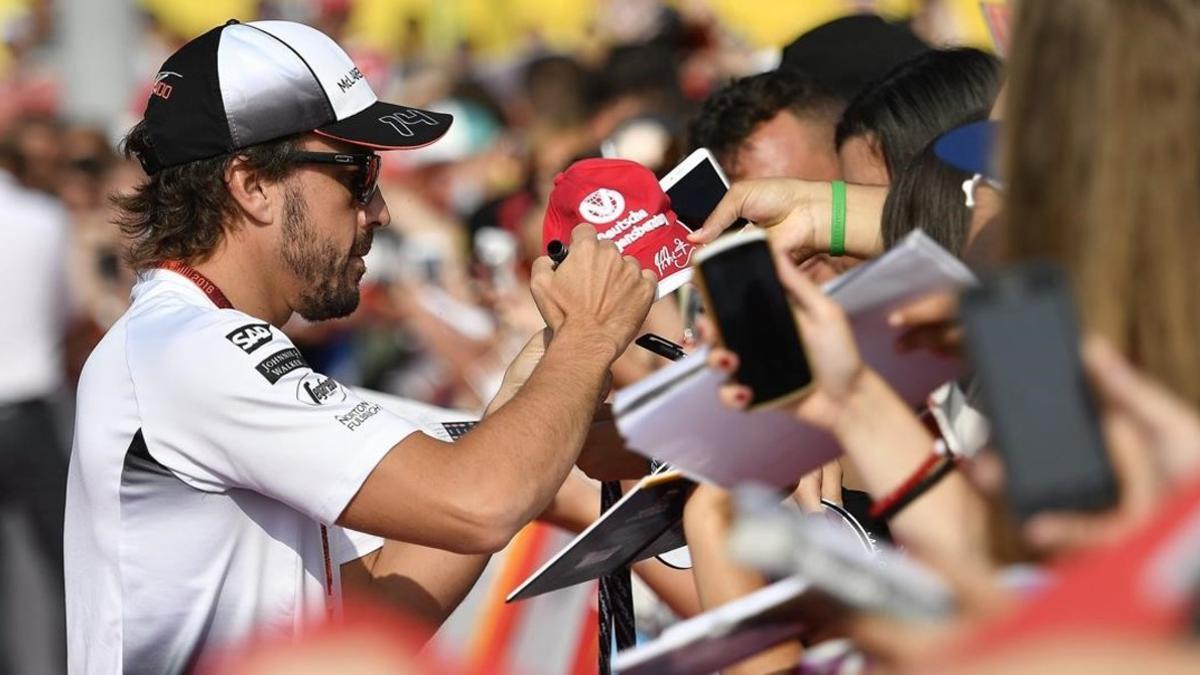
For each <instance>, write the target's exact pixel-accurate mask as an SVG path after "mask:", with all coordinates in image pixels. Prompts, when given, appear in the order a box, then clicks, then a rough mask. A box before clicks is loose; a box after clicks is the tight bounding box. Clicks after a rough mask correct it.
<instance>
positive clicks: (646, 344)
mask: <svg viewBox="0 0 1200 675" xmlns="http://www.w3.org/2000/svg"><path fill="white" fill-rule="evenodd" d="M634 344H636V345H637V346H639V347H641V348H642V349H647V350H649V351H652V352H654V353H655V354H658V355H659V356H661V357H663V358H664V359H670V360H672V361H678V360H679V359H682V358H683V357H685V356H687V352H685V351H683V347H681V346H679V345H677V344H675V343H674V342H671V341H670V340H668V339H666V338H665V337H662V336H661V335H655V334H654V333H646V334H645V335H643V336H641V337H639V338H638V339H637V340H634Z"/></svg>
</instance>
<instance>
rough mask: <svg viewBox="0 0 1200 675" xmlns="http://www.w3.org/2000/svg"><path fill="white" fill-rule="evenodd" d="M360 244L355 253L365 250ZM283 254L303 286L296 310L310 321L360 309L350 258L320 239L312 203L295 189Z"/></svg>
mask: <svg viewBox="0 0 1200 675" xmlns="http://www.w3.org/2000/svg"><path fill="white" fill-rule="evenodd" d="M366 236H367V237H368V238H369V237H370V234H369V233H368V234H367V235H366ZM360 243H361V242H358V241H356V242H355V250H358V249H359V248H361V247H360ZM368 246H369V244H368ZM280 253H281V254H282V258H283V263H284V265H286V266H287V268H288V270H289V271H291V273H292V274H293V275H295V277H296V279H297V280H299V281H300V283H301V286H302V288H301V291H300V297H299V298H298V301H297V305H296V307H294V308H293V309H294V310H295V311H296V313H297V314H299V315H300V316H302V317H304V318H305V319H307V320H309V321H324V320H326V319H336V318H340V317H343V316H348V315H349V314H351V313H352V312H354V310H355V309H357V308H358V298H359V292H358V280H357V279H351V278H350V277H349V276H348V275H347V268H348V266H349V264H350V258H349V257H348V256H347V255H346V253H344V252H342V251H339V250H338V249H337V247H336V246H335V245H334V244H333V242H331V241H330V240H328V239H324V238H322V237H320V236H319V235H318V233H317V228H316V227H315V226H314V225H313V222H312V220H311V219H310V218H309V217H308V201H307V200H306V199H305V198H304V195H303V194H302V193H301V192H300V190H299V189H297V188H296V187H295V186H289V187H288V189H287V204H286V205H285V206H284V214H283V245H282V248H281V251H280Z"/></svg>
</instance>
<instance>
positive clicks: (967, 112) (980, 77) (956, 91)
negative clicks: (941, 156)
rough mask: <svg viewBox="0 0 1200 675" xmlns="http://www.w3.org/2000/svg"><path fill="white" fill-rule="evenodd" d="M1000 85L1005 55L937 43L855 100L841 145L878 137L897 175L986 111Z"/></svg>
mask: <svg viewBox="0 0 1200 675" xmlns="http://www.w3.org/2000/svg"><path fill="white" fill-rule="evenodd" d="M999 90H1000V60H999V59H997V58H996V57H995V56H992V55H991V54H988V53H986V52H981V51H979V50H978V49H970V48H959V49H932V50H929V51H927V52H923V53H921V54H918V55H917V56H914V57H913V58H911V59H909V60H908V61H905V62H904V63H901V64H900V65H898V66H896V67H895V68H893V69H892V70H891V71H890V72H889V73H888V74H887V75H885V76H883V78H882V79H880V80H879V81H877V82H875V84H873V85H871V86H870V87H867V88H866V89H865V90H863V92H862V93H860V94H859V95H858V96H856V97H854V99H853V100H851V101H850V104H849V105H848V106H847V107H846V111H845V112H844V113H842V119H841V121H840V122H838V127H837V136H836V140H837V147H839V148H840V147H842V143H844V142H845V141H846V140H847V139H849V138H852V137H854V136H861V135H864V134H869V135H871V136H873V137H874V141H875V143H877V144H878V147H879V150H880V151H881V152H882V153H883V159H884V162H885V163H886V164H887V169H888V175H889V176H890V177H892V178H895V177H896V175H897V174H898V173H899V172H900V170H901V169H902V168H904V165H905V164H907V163H908V162H909V160H911V159H912V158H913V157H914V156H916V154H917V152H919V151H920V150H921V148H923V147H925V145H926V144H928V143H929V142H930V141H932V140H933V139H934V138H936V137H937V136H939V135H941V134H942V133H945V132H946V131H949V130H950V129H953V128H954V127H956V126H958V125H960V124H962V123H963V122H964V121H965V120H966V119H968V118H970V117H972V116H978V115H980V114H986V113H987V112H988V110H989V109H990V108H991V107H992V102H993V101H994V100H995V99H996V94H997V93H998V92H999Z"/></svg>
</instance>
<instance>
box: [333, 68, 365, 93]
mask: <svg viewBox="0 0 1200 675" xmlns="http://www.w3.org/2000/svg"><path fill="white" fill-rule="evenodd" d="M361 79H363V74H362V71H360V70H359V69H358V68H352V69H351V70H350V72H348V73H346V74H345V75H344V76H343V77H342V79H340V80H338V81H337V86H338V89H341V90H342V93H345V92H346V90H347V89H349V88H350V87H353V86H354V83H355V82H358V81H359V80H361Z"/></svg>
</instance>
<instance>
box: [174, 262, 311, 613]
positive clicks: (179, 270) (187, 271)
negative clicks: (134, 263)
mask: <svg viewBox="0 0 1200 675" xmlns="http://www.w3.org/2000/svg"><path fill="white" fill-rule="evenodd" d="M156 267H158V268H160V269H164V270H167V271H170V272H174V273H176V274H178V275H181V276H183V277H184V278H186V279H187V280H188V281H190V282H192V283H193V284H196V286H197V288H199V289H200V290H202V291H204V294H205V295H207V296H208V299H209V300H212V303H213V304H214V305H216V306H217V307H218V308H219V309H233V303H231V302H229V298H227V297H225V294H224V293H222V292H221V289H220V288H218V287H217V285H216V284H214V283H213V282H212V281H211V280H210V279H209V278H208V277H206V276H204V275H203V274H201V273H200V272H199V271H198V270H196V269H195V268H194V267H192V266H191V265H189V264H187V263H182V262H179V261H178V260H164V261H162V262H160V263H158V265H156ZM321 550H322V552H323V553H324V555H325V596H326V597H327V598H329V599H330V600H332V598H333V561H332V560H331V558H330V555H329V530H328V529H327V528H326V527H325V526H324V525H322V526H321ZM325 611H326V613H327V614H329V615H332V613H333V604H332V603H331V602H329V601H327V602H326V603H325Z"/></svg>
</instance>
